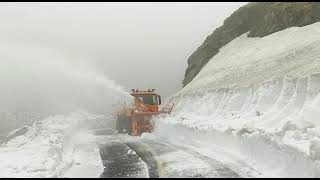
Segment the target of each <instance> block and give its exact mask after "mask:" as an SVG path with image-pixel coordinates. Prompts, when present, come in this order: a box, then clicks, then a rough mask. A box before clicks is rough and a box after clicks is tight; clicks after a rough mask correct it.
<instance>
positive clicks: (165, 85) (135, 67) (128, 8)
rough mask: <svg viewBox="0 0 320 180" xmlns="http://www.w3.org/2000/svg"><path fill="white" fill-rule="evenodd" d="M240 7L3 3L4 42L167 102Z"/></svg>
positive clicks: (225, 4) (0, 14) (216, 4)
mask: <svg viewBox="0 0 320 180" xmlns="http://www.w3.org/2000/svg"><path fill="white" fill-rule="evenodd" d="M243 4H245V3H243V2H242V3H236V2H213V3H160V2H158V3H128V2H122V3H108V2H105V3H0V5H1V6H0V22H1V28H0V38H1V39H2V43H4V42H5V43H10V44H23V45H24V46H34V47H46V48H52V49H54V50H55V51H56V52H60V53H64V54H66V55H68V57H70V59H67V60H69V61H73V62H75V63H80V62H84V61H86V62H90V63H92V64H93V66H95V67H97V68H98V69H99V70H101V71H103V72H104V73H105V74H106V75H107V76H108V77H109V78H110V79H113V80H115V81H116V82H117V83H119V84H120V85H122V86H124V87H125V88H127V89H131V88H156V89H158V90H159V91H160V93H161V94H163V95H169V94H171V93H174V92H175V91H177V90H178V89H179V88H181V81H182V79H183V75H184V71H185V69H186V67H187V62H186V61H187V58H188V57H189V56H190V54H191V53H192V52H193V51H194V50H195V49H196V48H197V47H198V46H199V45H200V44H201V43H202V42H203V41H204V39H205V38H206V36H207V35H209V34H210V33H211V32H212V31H213V30H214V29H215V28H216V27H218V26H220V25H221V24H222V22H223V20H224V19H225V18H226V17H228V16H229V15H230V14H231V13H232V12H233V11H235V10H236V9H237V8H239V7H240V6H242V5H243ZM17 53H18V52H17ZM25 61H27V60H25ZM43 61H45V59H43Z"/></svg>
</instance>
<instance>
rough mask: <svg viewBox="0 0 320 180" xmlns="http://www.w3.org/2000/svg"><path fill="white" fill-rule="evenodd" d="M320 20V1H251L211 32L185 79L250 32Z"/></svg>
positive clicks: (257, 34)
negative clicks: (229, 44)
mask: <svg viewBox="0 0 320 180" xmlns="http://www.w3.org/2000/svg"><path fill="white" fill-rule="evenodd" d="M318 21H320V3H318V2H263V3H256V2H255V3H249V4H247V5H245V6H243V7H241V8H239V9H238V10H237V11H235V12H234V13H233V14H232V15H231V16H230V17H228V18H227V19H226V20H225V21H224V23H223V25H222V26H221V27H219V28H217V29H216V30H214V32H213V33H212V34H211V35H209V36H208V37H207V38H206V40H205V41H204V42H203V44H202V45H201V46H200V47H199V48H198V49H197V50H196V51H195V52H194V53H192V55H191V56H190V57H189V59H188V67H187V69H186V71H185V78H184V80H183V82H182V84H183V86H186V85H187V84H188V83H189V82H190V81H191V80H192V79H193V78H194V77H195V76H196V75H197V74H198V73H199V72H200V70H201V69H202V68H203V67H204V66H205V65H206V63H207V62H208V61H209V60H210V59H211V58H212V57H213V56H215V55H216V54H217V53H218V52H219V49H220V48H221V47H223V46H224V45H226V44H227V43H229V42H230V41H232V40H233V39H235V38H237V37H239V36H240V35H242V34H243V33H246V32H249V34H248V37H264V36H266V35H269V34H272V33H274V32H278V31H281V30H284V29H286V28H288V27H292V26H297V27H301V26H305V25H308V24H312V23H315V22H318Z"/></svg>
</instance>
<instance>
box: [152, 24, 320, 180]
mask: <svg viewBox="0 0 320 180" xmlns="http://www.w3.org/2000/svg"><path fill="white" fill-rule="evenodd" d="M319 91H320V23H315V24H311V25H308V26H304V27H292V28H288V29H286V30H283V31H280V32H277V33H274V34H271V35H269V36H266V37H263V38H248V37H246V34H244V35H242V36H240V37H238V38H236V39H235V40H233V41H232V42H230V43H229V44H227V45H226V46H224V47H223V48H221V49H220V52H219V53H218V54H217V55H216V56H214V57H213V58H212V59H211V60H210V61H209V62H208V64H207V65H206V66H205V67H204V68H203V69H202V70H201V71H200V73H199V74H198V75H197V76H196V77H195V78H194V80H193V81H191V82H190V83H189V84H188V85H187V86H186V87H184V88H183V89H182V90H181V91H179V92H178V93H176V94H174V95H173V96H171V97H170V98H169V99H168V102H169V103H172V102H174V103H175V104H176V106H175V109H174V112H173V114H172V115H169V116H163V117H161V118H160V119H156V121H158V123H157V124H158V127H157V130H156V133H158V135H159V136H164V137H171V138H172V137H176V136H181V135H182V134H183V135H184V136H186V137H187V138H190V139H193V140H198V141H202V143H200V144H202V146H206V147H203V148H204V149H207V150H208V149H209V150H210V146H211V145H212V148H214V147H216V146H218V147H220V148H221V149H223V151H230V153H231V154H234V155H235V156H236V157H241V158H242V160H244V161H246V162H248V163H249V164H250V165H251V166H252V167H256V168H257V169H258V170H259V171H260V172H262V173H263V175H262V176H267V177H320V121H319V118H318V117H319V115H320V96H319ZM208 145H209V146H208ZM199 146H200V145H199Z"/></svg>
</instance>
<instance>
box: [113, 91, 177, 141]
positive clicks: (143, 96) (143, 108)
mask: <svg viewBox="0 0 320 180" xmlns="http://www.w3.org/2000/svg"><path fill="white" fill-rule="evenodd" d="M154 91H155V89H152V90H150V89H149V90H148V91H140V90H138V89H132V93H131V95H132V96H133V97H134V102H133V104H132V105H131V106H128V105H126V104H123V106H122V108H121V109H120V111H119V112H118V113H117V123H116V129H117V130H118V132H120V133H128V134H129V135H132V136H140V135H141V134H142V133H144V132H152V131H153V128H154V124H153V123H152V122H151V118H152V116H155V115H159V114H170V113H171V111H172V108H173V105H174V104H173V105H172V106H171V107H170V108H168V109H162V110H159V105H161V96H160V95H158V94H156V93H155V92H154Z"/></svg>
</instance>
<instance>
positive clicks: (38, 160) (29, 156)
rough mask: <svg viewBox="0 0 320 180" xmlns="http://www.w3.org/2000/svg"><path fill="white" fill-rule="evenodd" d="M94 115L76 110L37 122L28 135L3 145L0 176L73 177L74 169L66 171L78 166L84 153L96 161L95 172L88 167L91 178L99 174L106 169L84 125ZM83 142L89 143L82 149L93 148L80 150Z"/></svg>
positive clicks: (0, 149) (0, 155)
mask: <svg viewBox="0 0 320 180" xmlns="http://www.w3.org/2000/svg"><path fill="white" fill-rule="evenodd" d="M95 118H97V116H95V115H91V114H87V113H83V112H76V113H71V114H70V115H56V116H52V117H48V118H46V119H43V120H41V121H38V122H36V123H34V124H33V125H32V126H31V127H29V128H28V132H27V133H26V134H24V135H21V136H17V137H15V138H14V139H12V140H10V141H9V142H7V143H5V144H2V145H1V146H0V172H1V173H0V177H61V176H67V177H72V176H71V175H72V172H68V174H67V175H64V173H65V172H66V171H67V170H68V169H69V168H70V167H71V166H73V165H74V164H76V165H79V163H80V162H79V161H81V157H79V155H81V153H82V154H85V156H87V157H88V156H89V155H90V159H92V160H93V161H94V162H93V163H91V165H92V164H93V165H94V167H95V171H94V172H93V171H90V169H89V168H86V170H87V171H90V173H91V174H90V177H93V176H94V175H96V177H98V176H99V174H100V173H101V172H102V171H103V166H102V163H101V159H100V155H99V151H98V147H97V146H94V143H93V138H92V136H91V135H90V134H88V133H85V132H84V131H83V130H82V128H81V126H82V125H83V123H85V122H86V121H88V120H91V119H95ZM82 144H86V146H85V147H84V148H82V149H84V150H86V149H89V148H90V151H88V152H90V153H85V152H83V151H80V150H79V149H77V147H78V146H79V145H82ZM79 159H80V160H79ZM81 163H82V164H84V165H86V164H85V163H90V162H84V163H83V162H81ZM94 173H95V174H94ZM70 174H71V175H70ZM82 174H83V173H82ZM79 176H81V175H79V173H78V177H79ZM81 177H82V176H81Z"/></svg>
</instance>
